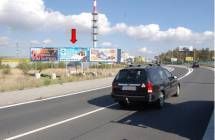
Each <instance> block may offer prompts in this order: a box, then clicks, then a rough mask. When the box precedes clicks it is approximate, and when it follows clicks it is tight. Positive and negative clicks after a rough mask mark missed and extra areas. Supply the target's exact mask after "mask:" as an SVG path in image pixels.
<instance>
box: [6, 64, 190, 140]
mask: <svg viewBox="0 0 215 140" xmlns="http://www.w3.org/2000/svg"><path fill="white" fill-rule="evenodd" d="M187 69H188V73H186V74H185V75H184V76H182V77H180V79H179V80H181V79H183V78H185V77H186V76H188V75H190V74H191V73H192V72H193V69H191V68H187ZM115 105H117V103H114V104H111V105H108V106H106V107H102V108H98V109H95V110H92V111H90V112H86V113H84V114H80V115H78V116H75V117H72V118H69V119H66V120H63V121H60V122H56V123H53V124H50V125H47V126H44V127H41V128H38V129H34V130H31V131H28V132H25V133H22V134H19V135H16V136H13V137H9V138H6V139H5V140H15V139H18V138H21V137H24V136H27V135H30V134H33V133H36V132H39V131H42V130H45V129H48V128H51V127H54V126H57V125H61V124H64V123H67V122H70V121H72V120H75V119H79V118H82V117H85V116H88V115H90V114H93V113H96V112H99V111H101V110H105V109H107V108H109V107H112V106H115Z"/></svg>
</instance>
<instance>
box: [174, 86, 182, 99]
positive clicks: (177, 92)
mask: <svg viewBox="0 0 215 140" xmlns="http://www.w3.org/2000/svg"><path fill="white" fill-rule="evenodd" d="M180 93H181V91H180V86H179V85H178V86H177V89H176V93H175V96H176V97H178V96H179V95H180Z"/></svg>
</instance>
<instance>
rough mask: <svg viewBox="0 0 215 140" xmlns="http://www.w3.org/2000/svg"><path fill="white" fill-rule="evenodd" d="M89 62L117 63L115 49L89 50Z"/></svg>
mask: <svg viewBox="0 0 215 140" xmlns="http://www.w3.org/2000/svg"><path fill="white" fill-rule="evenodd" d="M90 61H92V62H117V49H110V48H90Z"/></svg>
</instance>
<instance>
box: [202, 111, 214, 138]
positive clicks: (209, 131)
mask: <svg viewBox="0 0 215 140" xmlns="http://www.w3.org/2000/svg"><path fill="white" fill-rule="evenodd" d="M213 139H214V112H213V114H212V115H211V118H210V121H209V123H208V127H207V129H206V131H205V134H204V136H203V139H202V140H213Z"/></svg>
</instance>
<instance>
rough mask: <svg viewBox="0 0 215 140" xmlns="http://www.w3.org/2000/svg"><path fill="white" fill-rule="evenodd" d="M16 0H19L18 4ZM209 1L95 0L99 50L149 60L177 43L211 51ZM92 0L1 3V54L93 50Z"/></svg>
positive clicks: (211, 10)
mask: <svg viewBox="0 0 215 140" xmlns="http://www.w3.org/2000/svg"><path fill="white" fill-rule="evenodd" d="M16 1H17V2H16ZM213 5H214V4H213V0H97V8H98V12H99V13H100V14H101V20H100V22H101V24H100V27H99V28H100V29H101V33H100V35H99V47H112V48H114V47H117V48H121V49H123V50H126V51H128V52H129V53H131V54H132V55H142V56H146V57H150V58H152V57H153V56H155V55H158V54H159V53H161V52H164V51H166V50H169V49H173V48H176V47H178V46H180V45H185V46H186V45H187V46H193V47H194V48H202V47H209V48H211V49H212V48H213V30H214V29H213V25H214V23H213V20H214V19H213V17H214V16H213ZM91 11H92V0H13V1H11V0H1V1H0V13H3V14H2V15H0V56H15V55H16V53H15V52H16V51H15V50H16V47H15V46H16V42H19V48H20V50H21V55H22V57H26V56H28V54H29V52H28V51H29V47H40V46H42V47H44V46H49V47H52V46H53V47H71V46H72V45H71V43H70V42H69V36H70V33H69V30H70V28H71V27H75V28H77V30H78V31H77V32H78V35H77V37H78V42H77V44H76V45H77V46H80V47H91V46H92V41H91V39H92V37H91V29H90V27H91V21H90V20H91V17H90V13H91Z"/></svg>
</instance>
